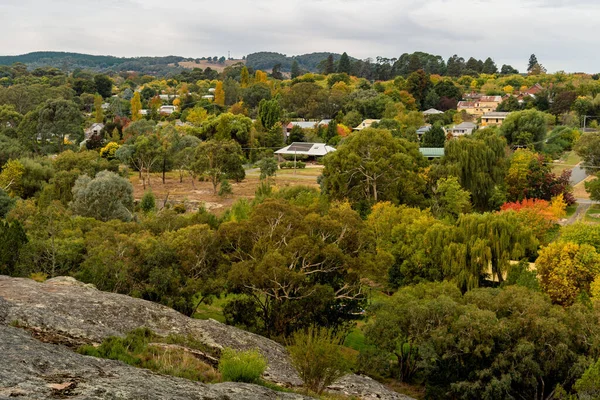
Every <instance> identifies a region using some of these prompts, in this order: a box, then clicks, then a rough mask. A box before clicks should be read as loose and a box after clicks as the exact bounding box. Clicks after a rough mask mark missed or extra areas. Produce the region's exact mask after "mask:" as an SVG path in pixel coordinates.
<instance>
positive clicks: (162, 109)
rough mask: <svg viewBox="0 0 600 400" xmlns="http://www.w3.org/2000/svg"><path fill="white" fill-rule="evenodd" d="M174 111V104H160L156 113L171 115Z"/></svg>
mask: <svg viewBox="0 0 600 400" xmlns="http://www.w3.org/2000/svg"><path fill="white" fill-rule="evenodd" d="M174 112H175V106H160V108H159V109H158V113H159V114H160V115H171V114H173V113H174Z"/></svg>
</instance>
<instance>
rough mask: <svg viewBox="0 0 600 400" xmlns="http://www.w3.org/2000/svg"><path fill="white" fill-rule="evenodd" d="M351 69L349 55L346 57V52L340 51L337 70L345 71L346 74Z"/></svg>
mask: <svg viewBox="0 0 600 400" xmlns="http://www.w3.org/2000/svg"><path fill="white" fill-rule="evenodd" d="M351 69H352V65H351V64H350V57H348V54H347V53H346V52H344V53H342V56H341V57H340V61H339V63H338V69H337V71H338V72H339V73H342V72H345V73H347V74H348V75H350V72H351Z"/></svg>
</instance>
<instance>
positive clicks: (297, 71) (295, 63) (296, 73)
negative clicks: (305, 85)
mask: <svg viewBox="0 0 600 400" xmlns="http://www.w3.org/2000/svg"><path fill="white" fill-rule="evenodd" d="M299 76H300V65H298V60H295V59H294V61H293V62H292V79H294V78H297V77H299Z"/></svg>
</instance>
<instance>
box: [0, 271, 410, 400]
mask: <svg viewBox="0 0 600 400" xmlns="http://www.w3.org/2000/svg"><path fill="white" fill-rule="evenodd" d="M11 323H14V324H15V325H18V326H22V327H25V328H27V329H28V330H29V331H30V332H31V333H32V334H33V336H34V337H35V338H36V339H38V340H40V341H44V342H49V343H53V344H63V345H66V346H69V347H71V348H73V347H78V346H80V345H82V344H90V343H91V344H97V343H100V342H102V340H103V339H105V338H106V337H108V336H124V335H125V334H126V333H128V332H130V331H132V330H133V329H136V328H140V327H147V328H149V329H151V330H152V331H153V332H155V333H157V334H159V335H165V336H166V335H169V334H180V335H186V336H187V335H191V336H192V337H194V338H195V339H197V340H199V341H201V342H202V343H203V344H204V345H206V346H207V347H209V348H211V349H212V350H214V351H215V352H218V351H220V349H222V348H224V347H232V348H235V349H241V350H245V349H250V348H257V349H258V350H259V351H260V352H261V353H262V354H263V355H264V356H265V357H266V358H267V361H268V368H267V371H266V372H265V374H264V378H265V379H266V380H268V381H270V382H273V383H276V384H279V385H282V386H288V387H291V386H300V385H301V384H302V381H301V380H300V378H299V377H298V374H297V373H296V370H295V369H294V368H293V367H292V365H291V364H290V362H289V359H288V356H287V352H286V350H285V348H284V347H283V346H281V345H280V344H279V343H276V342H274V341H272V340H270V339H267V338H265V337H262V336H260V335H256V334H253V333H250V332H246V331H243V330H241V329H238V328H235V327H232V326H229V325H225V324H222V323H220V322H218V321H214V320H198V319H193V318H189V317H186V316H184V315H182V314H180V313H178V312H177V311H175V310H173V309H171V308H169V307H165V306H162V305H160V304H157V303H152V302H149V301H146V300H141V299H136V298H132V297H129V296H125V295H121V294H116V293H109V292H102V291H99V290H97V289H95V288H94V287H92V286H91V285H86V284H83V283H81V282H78V281H76V280H75V279H73V278H68V277H58V278H54V279H50V280H48V281H46V282H45V283H38V282H35V281H33V280H31V279H23V278H11V277H7V276H2V275H0V324H5V325H8V324H11ZM0 354H1V353H0ZM331 389H332V391H335V392H338V393H343V394H346V395H349V396H357V397H360V398H365V399H371V398H378V399H390V400H391V399H409V398H408V397H406V396H404V397H403V396H401V395H399V394H398V393H396V392H393V391H390V390H388V389H387V388H386V387H385V386H383V385H381V384H379V383H378V382H376V381H374V380H372V379H370V378H366V377H360V376H357V375H347V376H346V377H344V378H342V379H341V380H340V381H338V382H336V384H335V385H333V386H332V387H331ZM2 395H3V393H2V391H0V398H1V396H2Z"/></svg>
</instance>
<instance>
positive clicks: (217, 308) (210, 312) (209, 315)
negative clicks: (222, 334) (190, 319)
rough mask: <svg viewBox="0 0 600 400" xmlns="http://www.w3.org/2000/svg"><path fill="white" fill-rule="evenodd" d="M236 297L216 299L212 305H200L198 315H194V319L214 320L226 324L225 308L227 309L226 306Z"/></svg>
mask: <svg viewBox="0 0 600 400" xmlns="http://www.w3.org/2000/svg"><path fill="white" fill-rule="evenodd" d="M234 297H235V295H227V296H222V297H221V298H218V299H214V300H213V302H212V303H211V304H200V305H199V306H198V309H197V310H196V313H195V314H194V318H198V319H214V320H217V321H219V322H222V323H225V316H224V315H223V307H225V304H226V303H227V302H228V301H229V300H231V299H233V298H234Z"/></svg>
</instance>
